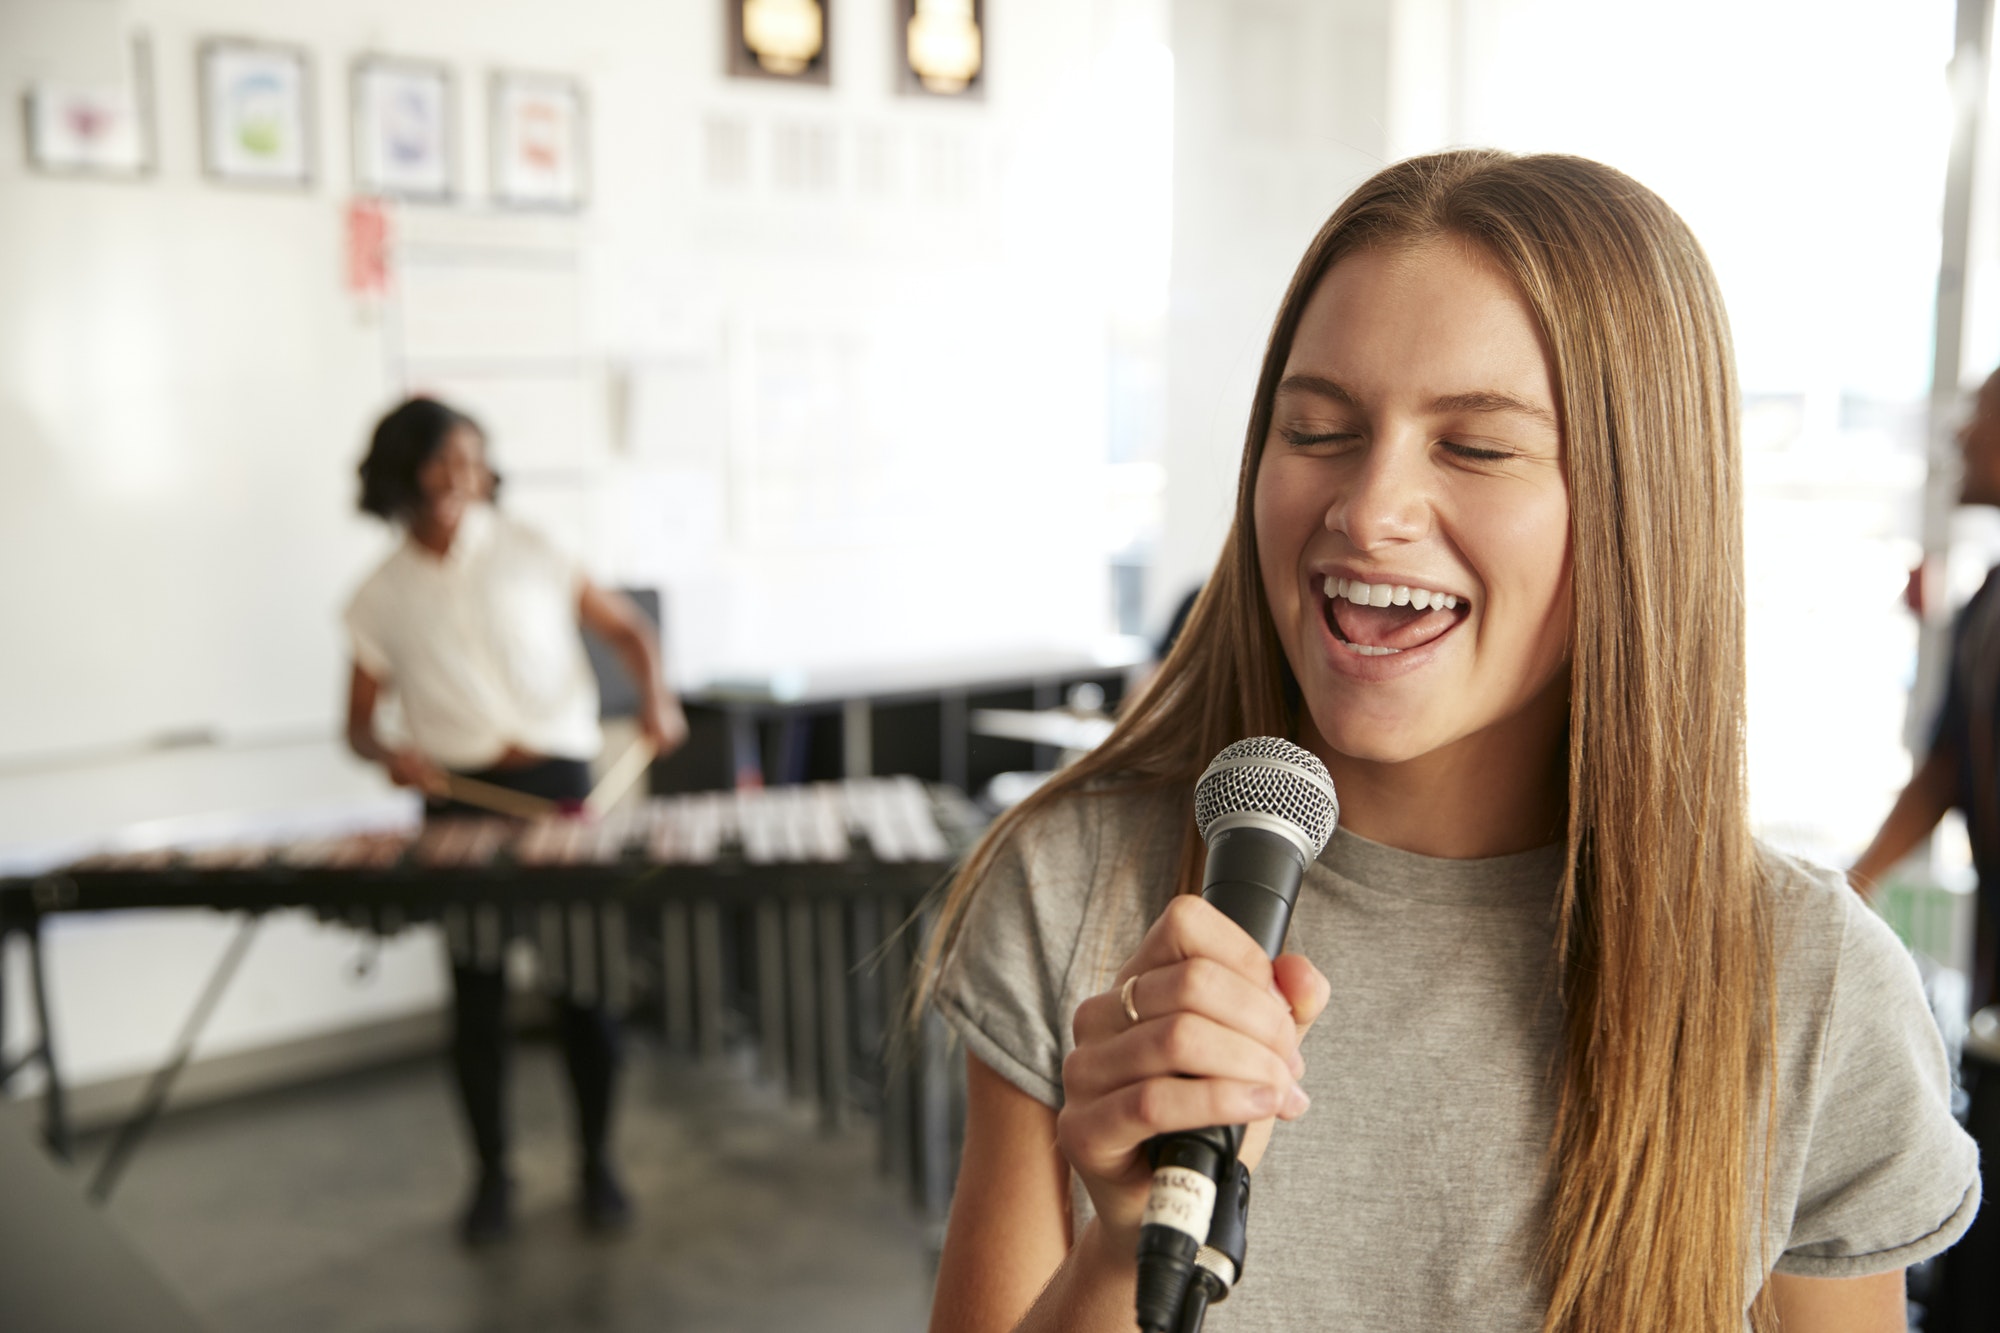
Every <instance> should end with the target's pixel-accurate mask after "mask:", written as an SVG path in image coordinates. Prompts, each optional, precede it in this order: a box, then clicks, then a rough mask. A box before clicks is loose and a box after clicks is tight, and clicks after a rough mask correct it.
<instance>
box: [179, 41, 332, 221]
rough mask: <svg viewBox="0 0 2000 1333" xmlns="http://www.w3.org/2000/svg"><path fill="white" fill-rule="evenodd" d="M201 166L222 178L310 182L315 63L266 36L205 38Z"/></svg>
mask: <svg viewBox="0 0 2000 1333" xmlns="http://www.w3.org/2000/svg"><path fill="white" fill-rule="evenodd" d="M198 59H199V63H200V70H201V147H202V166H203V169H204V170H206V171H207V172H208V174H209V175H210V176H212V177H214V178H215V179H216V180H219V181H227V182H230V183H231V184H239V185H277V186H294V187H297V188H301V189H303V188H305V187H307V186H309V185H311V184H312V180H313V148H312V128H313V126H312V62H311V59H310V57H308V56H307V55H306V53H305V51H304V50H302V49H300V48H299V47H295V46H277V45H272V44H270V43H265V42H248V41H237V40H235V39H215V40H210V41H206V42H203V43H202V44H201V51H200V55H199V57H198Z"/></svg>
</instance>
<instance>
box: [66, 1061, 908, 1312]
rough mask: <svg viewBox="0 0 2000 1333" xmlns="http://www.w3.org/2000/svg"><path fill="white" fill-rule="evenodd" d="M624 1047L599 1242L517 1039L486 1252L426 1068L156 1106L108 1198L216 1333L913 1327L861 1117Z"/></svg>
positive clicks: (892, 1220)
mask: <svg viewBox="0 0 2000 1333" xmlns="http://www.w3.org/2000/svg"><path fill="white" fill-rule="evenodd" d="M631 1057H632V1058H631V1060H630V1063H629V1065H628V1068H627V1075H626V1078H625V1081H624V1086H623V1089H622V1096H621V1103H620V1112H619V1114H620V1117H621V1119H620V1121H619V1125H618V1131H617V1140H618V1146H619V1152H620V1158H621V1162H622V1165H623V1167H624V1171H625V1175H626V1178H627V1182H628V1184H629V1186H630V1188H631V1191H632V1194H633V1196H634V1200H635V1202H636V1204H637V1207H638V1213H637V1221H636V1225H635V1226H634V1228H633V1230H632V1232H631V1233H630V1234H628V1235H626V1236H623V1237H620V1238H618V1239H615V1240H608V1241H607V1240H602V1239H595V1238H591V1237H588V1236H586V1235H584V1234H583V1233H582V1232H581V1231H580V1229H579V1228H578V1227H577V1225H576V1222H575V1215H574V1211H573V1199H572V1194H571V1177H572V1173H573V1167H572V1164H571V1161H570V1155H569V1148H568V1139H569V1131H568V1122H567V1115H568V1107H567V1105H566V1103H565V1098H564V1090H563V1088H562V1085H561V1080H560V1077H559V1064H558V1061H557V1060H556V1058H555V1056H554V1053H553V1052H552V1051H550V1050H549V1049H548V1048H547V1047H545V1046H540V1045H534V1044H530V1045H527V1046H525V1047H523V1048H521V1050H520V1057H519V1059H518V1062H517V1065H516V1068H515V1070H514V1088H513V1091H514V1098H513V1107H514V1112H515V1139H516V1144H517V1149H516V1155H515V1179H516V1187H517V1202H518V1204H519V1221H520V1225H519V1228H518V1231H517V1234H516V1235H515V1237H514V1238H513V1240H512V1241H511V1242H509V1243H507V1244H506V1245H504V1246H503V1247H500V1248H497V1249H495V1250H492V1251H487V1252H483V1253H479V1254H471V1253H468V1252H466V1251H465V1250H463V1249H461V1248H459V1247H458V1245H457V1244H456V1243H455V1242H454V1241H453V1239H452V1235H451V1229H450V1224H451V1220H452V1217H453V1215H454V1214H455V1212H456V1210H457V1209H458V1207H459V1204H460V1202H461V1197H462V1194H463V1191H464V1189H465V1184H466V1176H465V1173H466V1166H465V1150H464V1148H463V1147H462V1145H461V1138H460V1134H459V1126H458V1122H457V1120H456V1110H455V1108H454V1106H453V1105H452V1102H451V1100H450V1097H449V1094H448V1089H447V1085H446V1081H445V1074H444V1071H443V1068H442V1065H441V1063H440V1064H430V1063H426V1064H419V1065H407V1066H399V1067H396V1068H394V1069H390V1070H384V1071H377V1072H373V1073H369V1074H366V1075H359V1076H354V1077H350V1078H347V1079H344V1080H341V1081H339V1082H335V1083H331V1084H324V1085H318V1086H315V1087H312V1088H306V1089H298V1090H294V1091H289V1092H285V1093H281V1094H275V1095H267V1096H264V1097H260V1098H256V1099H253V1100H247V1101H242V1102H238V1103H234V1104H229V1105H224V1106H218V1107H212V1108H205V1109H200V1110H195V1111H190V1112H186V1113H183V1114H180V1115H177V1116H174V1117H170V1118H168V1119H167V1120H165V1121H163V1122H162V1123H161V1124H160V1125H159V1126H158V1127H157V1128H156V1129H155V1130H154V1132H153V1134H152V1136H151V1138H149V1139H148V1141H147V1142H146V1144H145V1147H144V1148H143V1150H142V1151H141V1152H140V1154H139V1155H138V1157H137V1158H136V1159H135V1160H134V1162H133V1165H132V1167H131V1169H130V1171H129V1172H128V1173H127V1175H126V1177H125V1179H124V1180H123V1181H122V1182H121V1184H120V1185H119V1187H118V1192H117V1195H116V1197H115V1198H114V1199H113V1200H112V1203H111V1212H112V1215H113V1217H114V1218H115V1219H116V1221H117V1223H118V1224H119V1226H120V1227H121V1229H122V1230H123V1231H124V1232H125V1234H126V1235H127V1236H128V1237H129V1238H130V1239H131V1241H132V1242H133V1243H134V1244H135V1245H136V1246H137V1247H138V1249H139V1250H140V1251H141V1253H142V1254H143V1255H144V1256H145V1257H146V1258H148V1259H150V1260H151V1261H152V1262H153V1264H154V1265H155V1266H156V1267H157V1268H158V1269H159V1270H160V1271H161V1273H162V1274H163V1275H164V1276H165V1277H166V1278H167V1280H168V1281H169V1283H171V1284H172V1285H173V1286H174V1287H176V1288H177V1289H178V1290H179V1291H180V1292H182V1293H183V1294H184V1295H185V1297H186V1299H187V1302H188V1304H189V1305H190V1306H191V1307H192V1308H193V1309H194V1311H195V1312H196V1313H197V1314H199V1315H201V1316H202V1317H204V1318H206V1319H207V1320H208V1321H209V1322H210V1323H211V1324H212V1325H213V1326H214V1328H215V1330H216V1333H280V1331H281V1333H391V1331H392V1330H394V1331H397V1333H401V1331H402V1330H412V1331H414V1330H425V1331H426V1333H513V1331H514V1330H535V1333H570V1331H571V1330H576V1331H578V1333H581V1331H582V1330H591V1331H592V1333H597V1331H600V1330H640V1329H644V1330H646V1331H647V1333H666V1331H668V1330H686V1331H687V1333H725V1331H726V1333H762V1331H763V1330H772V1331H773V1333H776V1330H780V1329H782V1330H785V1333H796V1330H797V1329H799V1328H813V1329H830V1330H847V1329H853V1330H863V1329H866V1330H871V1333H872V1331H874V1330H898V1329H912V1330H914V1329H921V1328H922V1327H923V1325H924V1322H925V1317H926V1310H927V1307H928V1302H929V1286H930V1270H929V1261H928V1258H927V1250H926V1246H925V1234H924V1228H923V1227H922V1225H921V1223H920V1221H919V1219H918V1218H917V1216H916V1214H915V1213H914V1211H913V1210H912V1208H911V1207H910V1205H909V1203H908V1202H907V1199H906V1196H905V1195H904V1194H902V1193H901V1192H900V1191H899V1190H898V1189H897V1188H896V1187H895V1186H894V1185H892V1184H891V1182H889V1181H888V1180H886V1179H884V1178H883V1177H881V1176H880V1175H878V1173H877V1172H876V1169H875V1152H876V1149H875V1140H874V1137H873V1132H872V1128H871V1127H870V1126H869V1125H868V1124H867V1123H866V1122H865V1121H864V1122H862V1123H861V1124H860V1125H859V1126H858V1127H857V1128H855V1129H854V1130H851V1131H848V1132H844V1133H841V1134H837V1135H830V1136H829V1135H826V1134H823V1133H821V1132H820V1131H819V1130H818V1129H817V1128H816V1127H815V1125H814V1123H813V1120H812V1118H811V1116H810V1114H809V1113H807V1112H805V1111H803V1110H800V1109H799V1108H796V1107H793V1106H789V1105H787V1104H786V1103H785V1102H784V1101H783V1099H782V1098H780V1097H779V1096H777V1095H776V1094H775V1093H773V1092H771V1091H770V1090H769V1089H766V1088H763V1087H759V1086H757V1085H756V1084H754V1083H753V1082H752V1081H751V1080H750V1079H749V1078H748V1077H747V1075H746V1074H744V1073H743V1072H741V1071H739V1070H736V1069H734V1068H728V1069H724V1068H718V1067H701V1066H696V1065H693V1064H691V1063H688V1062H685V1061H679V1060H674V1059H668V1058H664V1057H660V1056H658V1055H656V1054H652V1053H649V1052H647V1051H644V1050H634V1051H633V1052H632V1053H631ZM103 1146H104V1145H103V1143H102V1142H101V1141H100V1142H95V1143H92V1142H86V1143H85V1144H83V1145H82V1151H81V1152H80V1153H79V1157H80V1158H81V1160H82V1161H83V1163H84V1164H85V1165H86V1166H88V1165H89V1164H90V1163H91V1162H92V1161H93V1160H94V1158H95V1156H96V1155H97V1154H99V1153H101V1152H102V1150H103Z"/></svg>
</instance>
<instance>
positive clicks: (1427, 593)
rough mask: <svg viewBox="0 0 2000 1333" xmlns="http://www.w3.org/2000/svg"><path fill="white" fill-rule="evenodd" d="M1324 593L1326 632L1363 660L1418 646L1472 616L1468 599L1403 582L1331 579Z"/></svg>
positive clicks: (1327, 581) (1328, 579) (1405, 650)
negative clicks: (1327, 630) (1331, 633)
mask: <svg viewBox="0 0 2000 1333" xmlns="http://www.w3.org/2000/svg"><path fill="white" fill-rule="evenodd" d="M1324 590H1325V593H1326V607H1325V615H1326V624H1327V628H1328V629H1330V630H1332V631H1333V637H1334V638H1336V639H1338V640H1339V641H1340V643H1341V644H1342V645H1343V646H1344V647H1346V648H1348V649H1349V650H1350V651H1352V652H1355V653H1358V654H1360V655H1361V656H1363V657H1388V656H1390V655H1391V654H1393V653H1403V652H1408V651H1409V650H1410V649H1412V648H1421V647H1423V646H1424V645H1425V644H1427V643H1430V642H1432V641H1434V640H1436V639H1437V638H1439V637H1440V636H1442V635H1443V634H1444V633H1445V632H1446V631H1448V630H1450V629H1451V628H1452V627H1453V626H1455V625H1457V624H1458V622H1459V621H1461V620H1463V619H1464V618H1465V617H1466V616H1468V615H1470V614H1471V613H1472V603H1471V602H1470V601H1468V600H1467V599H1466V598H1463V597H1460V596H1458V595H1456V594H1454V593H1448V592H1435V591H1433V590H1431V589H1429V588H1416V587H1410V586H1408V585H1406V584H1401V583H1363V582H1362V581H1361V580H1359V579H1341V578H1333V577H1331V576H1329V577H1328V578H1327V580H1326V583H1325V589H1324Z"/></svg>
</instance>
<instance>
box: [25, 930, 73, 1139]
mask: <svg viewBox="0 0 2000 1333" xmlns="http://www.w3.org/2000/svg"><path fill="white" fill-rule="evenodd" d="M25 933H26V935H27V937H28V973H29V976H30V978H31V981H32V985H33V989H34V997H35V1022H36V1024H37V1025H38V1026H39V1028H40V1031H41V1043H40V1046H39V1048H38V1049H37V1051H36V1052H34V1054H38V1055H40V1057H41V1061H42V1071H43V1072H44V1073H46V1074H47V1075H48V1082H47V1084H46V1086H44V1087H43V1089H42V1111H43V1117H44V1118H43V1122H42V1136H43V1138H45V1139H46V1140H47V1141H48V1145H49V1151H50V1152H52V1153H54V1154H55V1155H56V1156H58V1157H60V1158H62V1159H63V1160H64V1161H65V1162H67V1161H69V1160H70V1136H69V1105H68V1099H67V1098H66V1097H65V1095H64V1093H63V1082H62V1073H61V1071H60V1070H59V1069H58V1068H57V1067H56V1038H55V1026H54V1024H53V1023H51V1022H50V1020H49V985H48V978H47V977H46V976H44V975H43V973H44V972H45V971H46V970H47V960H46V959H45V958H44V957H43V954H42V918H40V917H36V918H35V919H34V921H33V922H31V923H30V924H29V926H28V929H27V931H26V932H25Z"/></svg>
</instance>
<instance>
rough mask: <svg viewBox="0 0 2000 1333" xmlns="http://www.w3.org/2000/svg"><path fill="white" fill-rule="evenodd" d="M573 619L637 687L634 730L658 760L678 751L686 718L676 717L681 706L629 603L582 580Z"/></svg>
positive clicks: (642, 617)
mask: <svg viewBox="0 0 2000 1333" xmlns="http://www.w3.org/2000/svg"><path fill="white" fill-rule="evenodd" d="M577 615H578V617H579V618H580V619H581V620H582V621H583V623H584V624H585V625H586V626H588V627H589V629H590V630H591V632H592V633H594V634H596V635H597V636H598V637H599V638H601V639H603V640H604V641H605V642H606V643H608V644H609V645H611V650H612V651H613V652H615V653H617V654H618V660H619V661H620V662H622V663H624V664H625V670H626V671H627V672H628V673H629V674H630V675H631V677H632V681H633V683H634V684H636V685H637V686H638V687H639V727H640V729H641V730H642V731H644V732H645V734H646V736H647V738H648V739H649V740H651V741H652V742H653V744H654V745H655V746H657V747H658V749H659V753H660V754H662V755H666V754H671V753H673V752H674V751H675V750H677V749H679V748H680V746H681V743H682V742H683V741H685V740H686V739H687V734H688V725H687V716H686V715H685V714H684V713H682V712H681V701H680V700H679V699H678V698H677V697H675V695H674V692H673V691H672V690H670V689H668V688H667V681H666V676H665V675H664V674H663V673H662V671H661V669H660V652H659V649H658V648H657V647H656V646H655V645H654V642H653V626H652V622H651V621H649V620H647V619H646V613H645V612H643V611H641V610H640V609H639V608H638V607H637V606H635V605H633V603H632V599H631V598H629V597H626V596H624V595H622V594H620V593H615V592H610V591H608V590H606V589H604V588H600V587H598V586H597V585H596V584H594V583H591V582H589V581H588V580H586V581H585V582H584V585H583V592H582V593H581V594H580V595H579V596H578V598H577Z"/></svg>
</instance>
